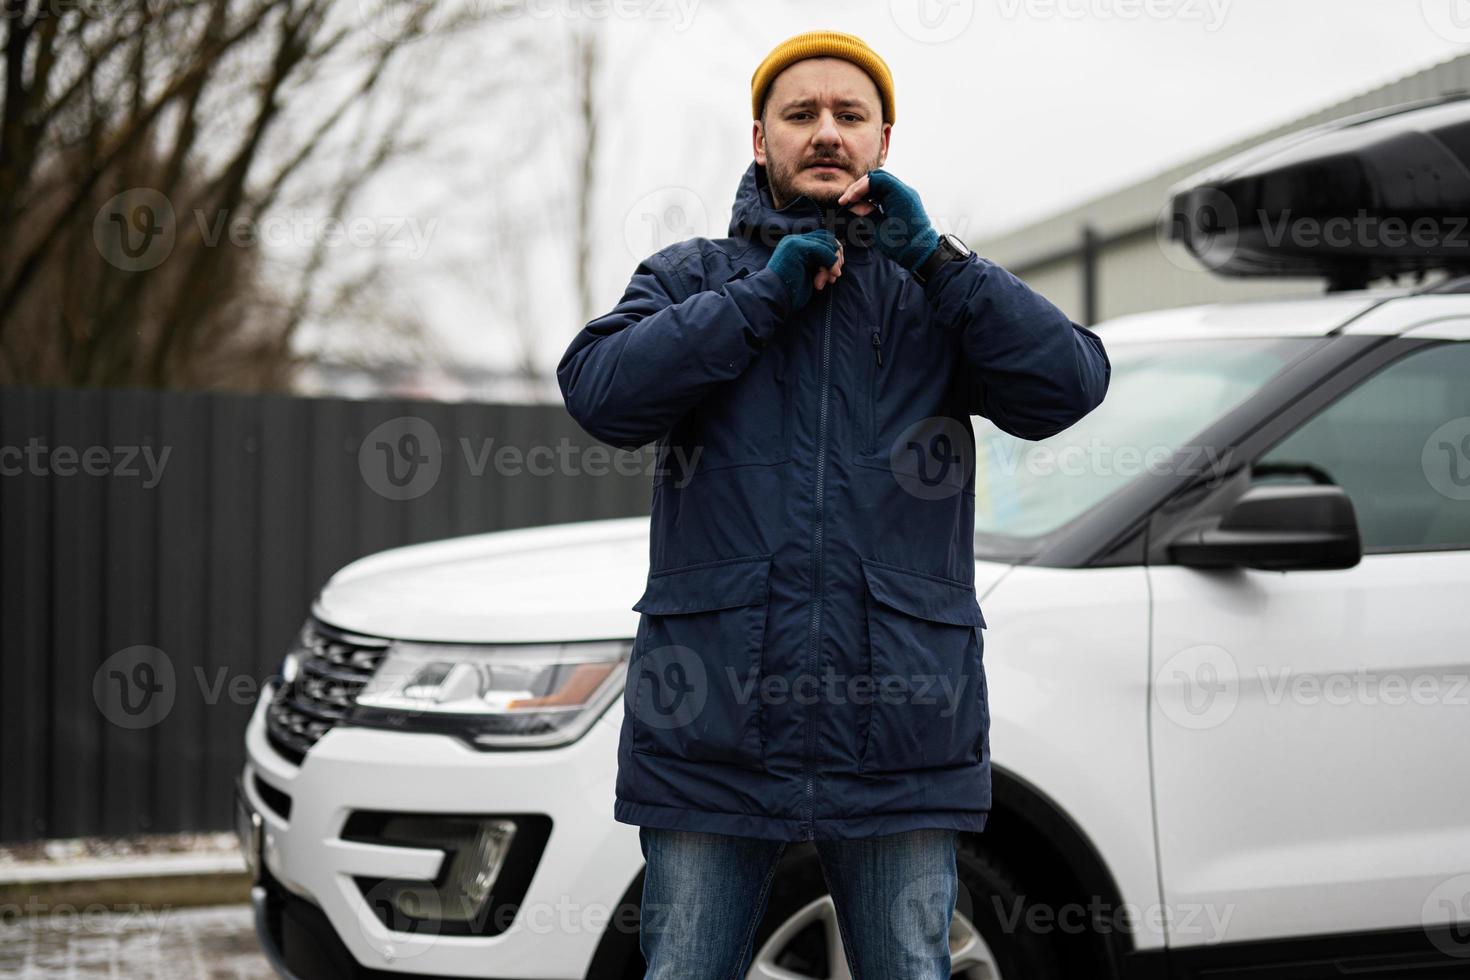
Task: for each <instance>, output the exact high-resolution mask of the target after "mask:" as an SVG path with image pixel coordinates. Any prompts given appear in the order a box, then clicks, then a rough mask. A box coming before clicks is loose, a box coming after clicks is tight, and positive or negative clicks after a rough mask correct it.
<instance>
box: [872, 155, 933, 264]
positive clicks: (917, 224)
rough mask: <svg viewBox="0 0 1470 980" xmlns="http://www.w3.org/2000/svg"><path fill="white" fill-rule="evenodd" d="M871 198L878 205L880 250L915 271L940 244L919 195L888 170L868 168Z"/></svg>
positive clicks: (878, 245)
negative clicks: (879, 214)
mask: <svg viewBox="0 0 1470 980" xmlns="http://www.w3.org/2000/svg"><path fill="white" fill-rule="evenodd" d="M867 196H868V200H870V201H872V202H873V203H874V204H876V205H877V206H878V210H879V212H880V213H881V214H882V217H881V218H880V219H879V220H878V228H877V235H878V240H877V242H876V245H877V247H878V251H880V252H882V253H883V254H884V255H886V256H888V257H889V258H890V259H892V260H893V261H895V262H897V263H898V264H899V265H901V266H903V267H904V268H905V269H908V270H909V271H910V272H912V271H913V270H914V269H917V268H918V267H919V266H920V264H922V263H923V261H924V260H925V259H927V258H928V257H929V256H930V255H931V254H932V253H933V251H934V249H936V248H938V247H939V232H937V231H935V230H934V227H933V226H932V225H931V224H930V223H929V216H928V215H927V214H925V213H924V205H923V204H921V203H920V202H919V195H918V193H917V192H915V190H914V189H913V188H912V187H910V186H909V185H907V184H905V183H904V182H903V181H901V180H899V179H898V178H897V177H895V176H893V174H891V173H889V172H888V171H886V170H883V169H881V168H880V169H878V170H870V171H868V194H867Z"/></svg>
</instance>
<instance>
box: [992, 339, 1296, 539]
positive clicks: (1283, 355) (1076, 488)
mask: <svg viewBox="0 0 1470 980" xmlns="http://www.w3.org/2000/svg"><path fill="white" fill-rule="evenodd" d="M1103 339H1104V341H1105V342H1106V340H1107V338H1106V337H1105V336H1104V338H1103ZM1317 342H1318V341H1317V340H1316V339H1315V338H1309V337H1286V338H1281V337H1262V338H1258V337H1250V338H1230V339H1224V340H1173V341H1162V342H1147V343H1116V344H1112V345H1109V346H1108V348H1107V352H1108V359H1109V360H1110V361H1111V363H1112V366H1113V370H1112V377H1111V380H1110V382H1109V385H1108V394H1107V397H1106V398H1104V399H1103V403H1102V404H1101V405H1099V406H1098V407H1097V408H1096V409H1094V410H1093V411H1092V412H1090V413H1089V414H1088V415H1086V416H1085V417H1084V418H1083V419H1082V420H1081V421H1079V422H1078V423H1077V424H1076V425H1074V426H1072V427H1071V428H1069V429H1067V430H1066V431H1065V432H1060V433H1058V434H1057V435H1055V436H1052V437H1051V438H1050V439H1043V440H1041V441H1039V442H1036V441H1030V440H1024V439H1017V438H1016V437H1014V436H1010V435H1007V434H1006V433H1004V432H1002V431H1001V430H1000V429H998V428H996V426H995V425H994V424H993V423H992V422H990V421H989V420H988V419H984V418H981V417H979V416H974V417H973V418H972V421H973V422H974V425H975V437H976V440H977V445H976V454H975V553H976V556H977V557H981V558H985V557H989V558H992V559H1011V560H1014V559H1016V558H1020V557H1024V556H1026V555H1028V554H1034V553H1035V552H1036V551H1038V550H1039V549H1040V547H1041V545H1042V543H1043V540H1042V539H1043V538H1044V537H1045V536H1046V535H1048V534H1050V533H1052V532H1054V531H1056V530H1057V529H1058V528H1061V527H1062V526H1063V525H1065V524H1067V523H1069V522H1070V521H1072V520H1074V519H1076V518H1077V517H1080V516H1081V515H1082V514H1084V513H1085V512H1086V511H1087V510H1088V509H1089V508H1091V507H1095V506H1096V505H1097V504H1098V503H1100V502H1101V501H1103V500H1104V499H1105V498H1107V497H1109V496H1111V495H1112V494H1115V493H1117V492H1118V491H1119V490H1121V489H1122V488H1123V487H1124V486H1126V485H1128V484H1129V483H1132V482H1133V481H1135V480H1137V479H1139V478H1140V477H1142V476H1145V475H1147V474H1149V473H1150V472H1154V473H1163V472H1166V469H1167V466H1168V462H1167V461H1168V460H1169V459H1170V457H1171V456H1172V455H1173V454H1174V452H1175V451H1176V450H1178V449H1181V448H1184V447H1187V445H1188V441H1189V439H1190V438H1191V437H1193V436H1196V435H1198V434H1199V433H1201V432H1203V431H1204V430H1205V429H1206V428H1208V427H1209V426H1210V425H1211V424H1212V423H1214V422H1215V421H1216V420H1217V419H1219V418H1220V417H1221V416H1223V415H1225V414H1226V413H1227V412H1229V411H1230V410H1231V409H1233V408H1235V407H1236V406H1237V405H1239V404H1241V403H1242V402H1243V401H1245V400H1246V399H1247V398H1248V397H1250V395H1251V394H1253V393H1254V392H1255V391H1257V390H1258V389H1259V388H1260V387H1261V386H1262V385H1263V384H1265V383H1266V382H1267V381H1268V380H1270V379H1271V377H1272V376H1273V375H1275V374H1276V373H1278V372H1279V371H1280V370H1281V369H1282V368H1283V367H1285V366H1286V365H1287V364H1288V363H1290V362H1291V361H1292V360H1294V359H1295V358H1296V357H1298V356H1299V355H1300V354H1301V353H1302V352H1303V351H1305V350H1306V349H1307V348H1308V347H1310V346H1312V345H1313V344H1315V343H1317ZM1194 448H1195V449H1196V452H1197V455H1196V456H1195V457H1194V459H1195V462H1194V464H1193V465H1194V466H1195V467H1200V468H1207V467H1213V466H1214V465H1215V464H1219V463H1223V462H1224V460H1222V459H1221V457H1222V456H1223V454H1224V447H1219V446H1200V447H1194Z"/></svg>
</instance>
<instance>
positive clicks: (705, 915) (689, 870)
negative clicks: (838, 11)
mask: <svg viewBox="0 0 1470 980" xmlns="http://www.w3.org/2000/svg"><path fill="white" fill-rule="evenodd" d="M751 98H752V110H753V114H754V116H755V121H754V125H753V137H754V151H755V159H754V161H753V162H752V163H751V165H750V167H749V168H748V169H747V170H746V172H745V176H744V177H743V178H742V180H741V183H740V187H739V189H738V191H737V194H736V199H735V207H734V212H733V215H732V218H731V222H730V228H729V237H727V238H722V239H718V240H709V239H705V238H694V239H690V240H688V241H684V242H679V243H677V244H675V245H671V246H669V247H667V248H664V249H662V250H660V251H659V252H657V253H655V254H654V255H651V256H649V257H648V258H646V259H644V260H643V262H642V263H640V264H639V266H638V268H637V269H636V270H635V272H634V274H633V278H632V281H631V282H630V283H629V285H628V288H627V291H626V292H625V293H624V295H623V298H622V299H621V300H620V301H619V303H618V304H617V306H616V307H615V308H614V309H613V310H612V311H611V312H609V313H607V314H606V315H604V316H601V317H598V318H597V319H595V320H593V321H591V322H590V323H588V324H587V325H586V326H585V328H583V330H582V331H581V332H580V333H579V334H578V335H577V336H576V338H575V339H573V341H572V343H571V346H570V347H569V348H568V349H567V351H566V354H565V355H564V356H563V358H562V360H561V363H560V364H559V366H558V368H557V378H558V381H559V382H560V385H561V390H562V394H563V396H564V397H565V400H566V405H567V409H568V410H569V411H570V413H571V414H572V416H573V417H574V418H575V419H576V420H577V422H578V423H579V424H580V425H581V426H582V427H583V428H584V429H586V430H587V432H589V433H590V434H592V435H593V436H596V437H597V438H599V439H601V440H603V441H605V442H607V443H610V444H612V445H614V446H617V447H619V448H623V449H629V450H632V449H637V448H639V447H642V446H644V445H646V444H648V443H649V442H653V441H655V440H656V441H657V455H656V459H657V467H656V470H655V475H654V480H653V513H652V539H651V541H650V572H649V577H648V582H647V588H646V590H645V591H644V593H643V596H642V597H641V598H640V599H639V600H638V602H637V603H636V604H635V605H634V606H633V608H634V609H636V610H638V611H640V612H641V613H642V614H643V615H642V618H641V619H640V622H639V627H638V632H637V637H636V639H635V643H634V648H633V654H632V661H631V663H630V664H629V667H628V675H629V676H628V685H627V688H626V691H625V694H624V701H623V706H624V716H623V727H622V735H621V742H620V746H619V751H618V778H617V787H616V790H617V800H616V803H615V809H614V816H615V818H616V819H617V820H619V821H622V822H624V823H630V824H636V825H638V826H639V827H640V830H639V839H640V842H641V844H642V847H643V853H644V856H645V858H646V859H647V870H646V875H645V882H644V890H643V927H642V936H641V946H642V950H643V953H644V956H645V958H646V959H647V961H648V965H649V972H648V974H647V975H648V976H649V977H652V978H680V980H687V978H691V977H716V978H722V980H723V978H729V977H736V976H743V975H744V973H745V970H746V969H747V967H748V966H749V963H750V959H751V956H752V952H753V948H752V947H753V939H754V936H755V932H756V928H757V924H758V923H759V922H760V920H761V917H762V914H763V912H764V909H765V907H766V902H767V897H768V890H769V888H770V886H771V882H772V877H773V874H774V871H775V867H776V863H777V860H778V858H779V857H780V856H781V853H782V852H783V850H784V849H785V847H786V844H787V843H789V842H791V841H805V840H811V841H813V842H814V846H815V848H816V850H817V852H818V854H819V856H820V860H821V867H822V872H823V875H824V877H825V878H826V881H827V884H828V886H829V888H830V889H831V892H832V898H833V901H834V903H835V907H836V913H837V919H838V923H839V926H840V930H841V939H842V945H843V947H844V951H845V954H846V957H847V964H848V967H849V968H850V970H851V972H852V975H853V976H854V977H860V978H865V980H878V978H900V977H902V978H928V977H948V976H949V975H950V959H949V946H948V942H947V934H948V925H949V922H950V917H951V916H952V914H953V910H954V904H955V897H956V868H955V846H956V835H957V834H958V833H959V832H961V831H966V832H979V831H981V830H982V829H983V828H984V826H985V820H986V816H987V814H988V811H989V809H990V802H991V797H990V792H991V786H990V746H989V707H988V704H987V700H986V690H985V674H984V670H983V667H982V664H981V656H982V651H983V635H982V633H981V629H982V628H983V627H984V626H985V621H984V619H983V617H982V616H981V613H980V607H979V603H978V602H977V600H976V596H975V586H974V573H975V564H974V541H973V538H974V504H975V499H974V468H975V461H974V447H975V441H974V440H975V436H974V430H973V428H972V424H971V421H970V416H971V415H972V414H975V415H983V416H985V417H987V418H989V419H990V420H991V421H993V422H994V423H995V424H996V425H997V426H999V427H1000V428H1001V429H1003V430H1005V431H1006V432H1009V433H1011V434H1013V435H1015V436H1017V437H1019V438H1022V439H1043V438H1046V437H1047V436H1051V435H1053V434H1055V433H1057V432H1060V431H1062V430H1063V429H1065V428H1067V427H1068V426H1070V425H1072V424H1073V423H1075V422H1076V421H1077V420H1078V419H1080V418H1081V417H1082V416H1084V415H1086V414H1087V413H1088V412H1090V411H1091V410H1092V409H1093V408H1095V407H1096V406H1097V405H1098V404H1099V403H1101V401H1102V400H1103V396H1104V394H1105V393H1106V391H1107V387H1108V381H1109V378H1110V375H1111V364H1110V363H1109V361H1108V358H1107V355H1106V353H1105V352H1104V350H1103V346H1102V343H1101V341H1100V340H1099V339H1098V337H1097V335H1096V334H1094V333H1093V332H1091V331H1089V330H1087V329H1085V328H1083V327H1081V326H1079V325H1077V324H1075V323H1072V322H1071V321H1070V320H1069V319H1068V318H1067V317H1066V316H1065V315H1063V314H1062V312H1061V311H1060V310H1058V309H1057V308H1056V307H1055V306H1053V305H1052V304H1051V303H1049V302H1048V301H1047V300H1045V299H1044V298H1042V297H1041V296H1039V295H1037V294H1036V293H1035V292H1033V291H1032V290H1031V289H1030V288H1028V287H1027V286H1026V285H1025V284H1023V283H1022V282H1021V281H1020V280H1018V279H1016V278H1015V277H1014V276H1011V275H1010V274H1009V273H1007V272H1006V271H1005V270H1004V269H1002V268H1000V267H999V266H997V265H995V264H993V263H991V262H989V261H987V260H985V259H982V258H980V257H978V256H976V255H974V254H972V253H971V252H970V251H969V250H968V249H966V248H965V247H964V245H963V243H961V242H959V240H958V239H956V238H954V237H953V236H943V237H941V236H940V235H938V234H937V233H936V231H935V229H934V228H933V227H932V224H931V222H930V221H929V218H928V216H927V215H926V213H925V211H924V208H923V206H922V204H921V203H920V200H919V197H918V195H917V194H916V193H915V192H914V191H913V190H912V189H910V188H909V187H908V186H906V185H905V184H903V183H902V182H901V181H899V180H898V179H897V178H895V177H894V176H892V175H891V174H889V173H887V172H886V171H884V170H882V169H880V168H881V167H882V165H883V163H884V161H885V159H886V158H887V155H888V146H889V139H890V137H891V134H892V127H893V122H894V119H895V111H894V110H895V106H894V86H893V78H892V75H891V73H890V71H889V69H888V66H887V65H886V64H885V63H884V62H883V60H882V59H881V58H879V57H878V55H877V54H876V53H875V52H873V51H872V50H871V49H870V48H869V47H868V46H867V45H866V44H864V43H863V42H862V41H861V40H859V39H858V38H856V37H853V36H851V35H848V34H841V33H837V32H830V31H818V32H811V33H807V34H802V35H798V36H796V37H793V38H791V39H789V40H787V41H785V42H783V43H782V44H780V45H778V46H777V47H776V49H775V50H774V51H772V52H771V54H770V55H769V56H768V57H767V58H766V59H765V60H764V61H763V62H762V63H761V65H760V66H759V67H758V68H757V69H756V72H755V75H754V77H753V79H752V84H751Z"/></svg>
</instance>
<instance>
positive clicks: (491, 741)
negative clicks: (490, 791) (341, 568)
mask: <svg viewBox="0 0 1470 980" xmlns="http://www.w3.org/2000/svg"><path fill="white" fill-rule="evenodd" d="M631 648H632V643H631V642H630V641H626V640H620V641H612V642H603V641H599V642H593V643H538V644H515V645H504V646H484V645H469V644H463V645H461V644H448V643H413V642H405V641H395V642H393V643H392V644H390V645H389V647H388V654H387V657H386V658H385V659H384V660H383V662H382V664H381V665H380V666H379V667H378V670H377V672H376V673H375V674H374V675H373V677H372V679H371V680H370V681H368V683H367V685H366V686H365V687H364V688H363V689H362V691H361V693H359V694H358V696H357V708H356V710H355V711H354V712H353V714H352V721H354V722H356V723H358V724H367V725H374V724H376V725H389V726H391V727H394V728H398V729H403V728H408V727H412V728H414V729H416V730H433V731H444V732H447V733H451V734H456V735H460V736H461V737H464V738H466V739H467V740H469V741H470V742H472V743H474V744H476V745H479V746H484V747H494V746H499V745H506V746H515V747H517V748H523V747H526V746H529V745H558V744H561V743H564V742H570V741H572V740H574V739H576V738H577V737H578V736H580V735H581V734H582V733H583V732H585V731H586V730H587V728H588V727H590V726H591V724H592V723H593V721H595V720H596V718H597V716H598V715H599V714H601V713H602V710H603V709H604V708H606V707H607V705H608V704H609V703H610V702H611V701H612V700H613V698H615V697H617V695H618V693H619V692H620V691H621V690H622V686H623V680H624V678H625V677H626V674H627V662H628V653H629V651H630V649H631ZM408 717H412V718H413V722H412V724H409V723H407V721H406V719H407V718H408Z"/></svg>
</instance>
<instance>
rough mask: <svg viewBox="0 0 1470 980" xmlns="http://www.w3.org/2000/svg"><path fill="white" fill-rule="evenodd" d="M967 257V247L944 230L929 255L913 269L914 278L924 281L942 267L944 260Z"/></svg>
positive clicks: (968, 251)
mask: <svg viewBox="0 0 1470 980" xmlns="http://www.w3.org/2000/svg"><path fill="white" fill-rule="evenodd" d="M969 257H970V249H969V247H968V246H967V245H966V244H965V243H964V242H962V241H960V240H959V239H958V238H956V237H955V236H954V235H951V234H949V233H948V232H946V233H944V234H943V235H940V236H939V245H938V246H937V247H936V248H935V249H934V251H933V252H932V253H931V254H930V256H929V257H928V258H927V259H925V260H924V261H923V262H921V263H919V267H918V268H917V269H915V270H914V278H915V279H917V280H918V281H919V282H920V283H926V282H928V281H929V280H930V279H931V278H933V276H934V273H936V272H938V271H939V270H940V269H941V268H943V267H944V264H945V263H946V262H950V261H952V260H954V259H967V258H969Z"/></svg>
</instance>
